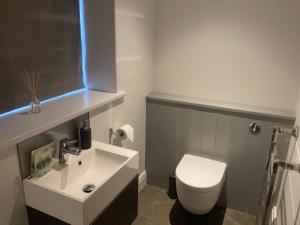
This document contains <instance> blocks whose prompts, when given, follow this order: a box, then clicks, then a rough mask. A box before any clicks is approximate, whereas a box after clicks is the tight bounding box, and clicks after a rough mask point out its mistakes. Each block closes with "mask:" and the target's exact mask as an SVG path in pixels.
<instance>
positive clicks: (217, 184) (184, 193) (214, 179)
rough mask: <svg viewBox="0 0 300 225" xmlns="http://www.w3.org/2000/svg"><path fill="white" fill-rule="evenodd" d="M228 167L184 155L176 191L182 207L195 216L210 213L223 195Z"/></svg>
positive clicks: (177, 172) (177, 174)
mask: <svg viewBox="0 0 300 225" xmlns="http://www.w3.org/2000/svg"><path fill="white" fill-rule="evenodd" d="M226 167H227V164H226V163H222V162H218V161H215V160H211V159H206V158H202V157H199V156H194V155H184V156H183V158H182V159H181V161H180V163H179V164H178V166H177V168H176V189H177V195H178V199H179V202H180V203H181V204H182V206H183V207H184V208H185V209H186V210H187V211H189V212H190V213H193V214H197V215H203V214H206V213H208V212H209V211H210V210H211V209H212V208H213V207H214V206H215V204H216V202H217V200H218V198H219V196H220V194H221V191H222V188H223V183H224V181H225V172H226Z"/></svg>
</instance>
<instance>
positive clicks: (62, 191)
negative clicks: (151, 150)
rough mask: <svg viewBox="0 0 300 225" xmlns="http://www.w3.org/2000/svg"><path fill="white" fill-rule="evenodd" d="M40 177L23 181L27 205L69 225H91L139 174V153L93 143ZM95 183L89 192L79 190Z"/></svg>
mask: <svg viewBox="0 0 300 225" xmlns="http://www.w3.org/2000/svg"><path fill="white" fill-rule="evenodd" d="M92 146H93V147H92V148H91V149H89V150H83V151H82V153H81V155H80V156H73V155H69V159H68V162H67V163H66V165H65V166H64V167H63V168H59V167H57V165H56V166H54V169H53V170H51V171H50V172H49V173H48V174H46V175H44V176H43V177H40V178H27V179H25V180H24V181H23V184H24V191H25V199H26V204H27V205H28V206H30V207H32V208H34V209H37V210H39V211H41V212H44V213H46V214H48V215H51V216H53V217H56V218H58V219H60V220H62V221H65V222H67V223H69V224H72V225H88V224H90V223H91V222H92V221H93V220H94V219H95V218H96V217H97V216H98V215H99V214H100V213H101V212H102V211H103V209H105V207H106V206H107V205H108V204H109V203H110V202H111V201H112V200H113V199H114V198H115V197H116V196H117V195H118V194H119V193H120V192H121V191H122V189H123V188H125V187H126V185H127V184H128V183H129V182H130V181H131V180H132V179H133V178H134V177H135V176H136V175H137V173H138V153H137V152H136V151H132V150H129V149H125V148H120V147H116V146H113V145H108V144H104V143H100V142H95V141H93V145H92ZM86 184H94V185H95V189H94V190H93V191H92V192H91V193H85V192H83V191H82V188H83V186H84V185H86Z"/></svg>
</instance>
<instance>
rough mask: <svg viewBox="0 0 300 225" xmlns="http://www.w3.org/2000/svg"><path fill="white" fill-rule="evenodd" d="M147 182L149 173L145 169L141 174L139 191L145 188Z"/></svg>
mask: <svg viewBox="0 0 300 225" xmlns="http://www.w3.org/2000/svg"><path fill="white" fill-rule="evenodd" d="M146 184H147V173H146V171H145V170H144V171H143V172H142V173H141V174H140V176H139V193H140V192H141V191H142V190H143V189H144V188H145V186H146Z"/></svg>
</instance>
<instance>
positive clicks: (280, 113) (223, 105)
mask: <svg viewBox="0 0 300 225" xmlns="http://www.w3.org/2000/svg"><path fill="white" fill-rule="evenodd" d="M147 99H149V100H156V101H160V102H169V103H176V104H185V105H191V106H197V107H204V108H208V109H217V110H223V111H229V112H237V113H244V114H251V115H256V116H266V117H270V118H276V119H284V120H290V121H294V120H295V118H296V116H295V113H294V112H292V111H286V110H280V109H272V108H265V107H256V106H250V105H242V104H236V103H230V102H222V101H214V100H208V99H201V98H191V97H185V96H178V95H172V94H165V93H158V92H152V93H150V94H149V95H148V96H147Z"/></svg>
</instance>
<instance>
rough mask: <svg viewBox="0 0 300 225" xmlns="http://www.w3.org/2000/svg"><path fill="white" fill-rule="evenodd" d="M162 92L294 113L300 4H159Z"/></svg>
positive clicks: (256, 0) (273, 0)
mask: <svg viewBox="0 0 300 225" xmlns="http://www.w3.org/2000/svg"><path fill="white" fill-rule="evenodd" d="M156 9H157V15H156V38H155V73H154V74H155V77H154V90H155V91H158V92H164V93H171V94H178V95H184V96H191V97H198V98H206V99H216V100H222V101H229V102H236V103H244V104H250V105H255V106H265V107H272V108H280V109H286V110H293V109H294V105H295V101H296V93H297V83H298V82H296V80H299V71H300V70H299V69H300V68H299V65H300V64H299V62H300V61H299V60H300V45H299V40H300V29H299V26H300V13H299V10H300V1H298V0H288V1H281V0H265V1H261V0H242V1H241V0H225V1H218V0H158V1H157V7H156Z"/></svg>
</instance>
